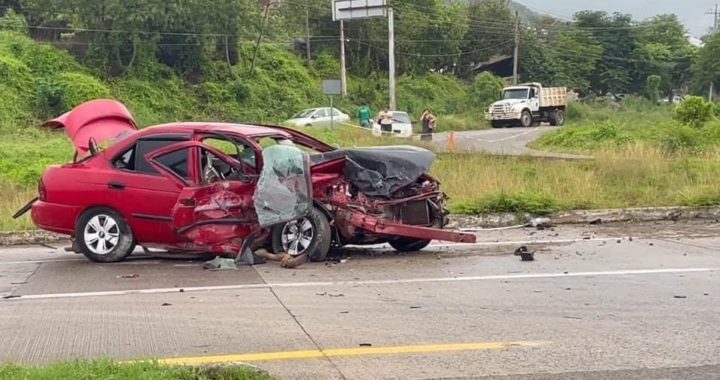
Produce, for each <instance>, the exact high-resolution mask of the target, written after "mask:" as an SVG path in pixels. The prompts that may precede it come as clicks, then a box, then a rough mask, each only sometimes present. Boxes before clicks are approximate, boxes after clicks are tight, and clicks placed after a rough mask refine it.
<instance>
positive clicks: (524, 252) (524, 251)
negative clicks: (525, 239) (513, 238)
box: [514, 245, 535, 261]
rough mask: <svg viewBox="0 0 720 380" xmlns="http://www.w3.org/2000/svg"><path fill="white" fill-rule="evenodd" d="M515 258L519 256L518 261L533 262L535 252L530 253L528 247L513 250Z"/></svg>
mask: <svg viewBox="0 0 720 380" xmlns="http://www.w3.org/2000/svg"><path fill="white" fill-rule="evenodd" d="M514 255H515V256H520V261H534V260H535V252H530V251H529V250H528V247H526V246H524V245H523V246H522V247H520V248H518V249H516V250H515V253H514Z"/></svg>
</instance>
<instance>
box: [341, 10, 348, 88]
mask: <svg viewBox="0 0 720 380" xmlns="http://www.w3.org/2000/svg"><path fill="white" fill-rule="evenodd" d="M340 82H341V85H342V97H343V98H344V97H346V96H347V67H346V65H345V23H344V22H343V20H340Z"/></svg>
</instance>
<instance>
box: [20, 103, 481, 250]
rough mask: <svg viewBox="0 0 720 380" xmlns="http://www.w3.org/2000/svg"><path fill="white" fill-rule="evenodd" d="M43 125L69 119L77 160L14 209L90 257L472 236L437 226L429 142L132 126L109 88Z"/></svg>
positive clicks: (239, 127) (51, 171) (440, 199)
mask: <svg viewBox="0 0 720 380" xmlns="http://www.w3.org/2000/svg"><path fill="white" fill-rule="evenodd" d="M45 126H47V127H49V128H54V129H59V128H64V129H65V131H66V132H67V133H68V135H69V137H70V139H71V140H72V142H73V144H74V146H75V158H74V159H73V162H71V163H68V164H65V165H54V166H51V167H49V168H48V169H47V170H46V171H45V173H44V174H43V175H42V178H41V179H40V181H39V185H38V197H37V198H36V199H34V200H33V201H31V202H30V203H28V205H26V206H25V207H23V209H21V210H20V211H18V213H16V215H15V217H19V216H20V215H22V214H24V213H26V212H27V211H28V210H31V217H32V220H33V222H34V223H35V225H37V226H38V227H39V228H41V229H44V230H48V231H52V232H56V233H60V234H65V235H69V236H70V237H71V239H72V241H73V245H72V250H74V251H75V252H78V253H82V254H84V255H85V256H86V257H87V258H88V259H90V260H92V261H99V262H115V261H120V260H123V259H124V258H126V257H127V256H128V255H130V254H131V253H132V252H133V250H134V248H135V247H136V246H141V247H142V248H144V249H145V250H146V251H149V250H151V249H161V250H164V251H167V252H170V253H173V252H191V253H210V254H214V255H229V256H237V255H238V254H241V253H242V254H244V253H246V252H248V251H250V252H252V251H253V250H255V249H258V248H267V249H268V250H271V251H274V252H276V253H277V252H283V253H289V254H291V255H301V254H307V255H308V256H309V257H310V259H311V260H315V261H318V260H324V259H325V257H326V255H327V254H328V251H329V250H330V248H331V246H332V247H342V246H344V245H348V244H353V245H358V244H359V245H362V244H378V243H389V244H390V245H391V246H393V247H394V248H395V249H397V250H400V251H416V250H420V249H422V248H424V247H425V246H427V245H428V244H429V243H430V241H431V240H433V239H437V240H447V241H462V242H473V241H474V240H475V236H474V235H468V234H461V233H455V232H452V231H448V230H444V229H443V227H445V226H446V225H447V223H448V220H447V215H448V211H447V210H446V208H445V200H446V197H445V195H444V194H443V193H442V192H441V190H440V187H439V183H438V182H437V181H436V180H435V179H434V178H432V177H431V176H429V175H428V174H427V172H428V170H429V168H430V166H431V165H432V162H433V160H434V159H435V155H434V154H433V153H432V152H430V151H427V150H425V149H420V148H417V147H412V146H399V147H378V148H362V149H336V148H334V147H332V146H330V145H328V144H326V143H324V142H322V141H320V140H317V139H315V138H313V137H311V136H308V135H306V134H304V133H301V132H299V131H296V130H293V129H291V128H284V127H277V126H260V125H246V124H227V123H216V122H192V123H182V122H179V123H170V124H164V125H158V126H153V127H149V128H145V129H138V127H137V124H136V123H135V121H134V119H133V117H132V115H131V114H130V113H129V112H128V110H127V109H126V108H125V106H123V105H122V104H120V103H118V102H116V101H113V100H95V101H91V102H87V103H84V104H82V105H80V106H78V107H77V108H75V109H74V110H72V111H70V112H68V113H66V114H64V115H62V116H60V117H59V118H57V119H54V120H51V121H49V122H47V123H46V124H45ZM100 146H104V148H103V149H101V148H100Z"/></svg>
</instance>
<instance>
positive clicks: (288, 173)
mask: <svg viewBox="0 0 720 380" xmlns="http://www.w3.org/2000/svg"><path fill="white" fill-rule="evenodd" d="M262 156H263V161H264V165H263V168H262V172H261V174H260V179H259V180H258V184H257V187H256V188H255V195H254V197H253V200H254V202H255V212H256V213H257V216H258V222H259V224H260V226H261V227H268V226H272V225H275V224H280V223H285V222H289V221H292V220H297V219H300V218H302V217H303V216H305V215H307V213H308V212H309V211H310V207H312V190H311V179H310V160H309V157H308V155H307V153H305V152H303V151H302V150H300V149H298V148H296V147H294V146H288V145H273V146H270V147H268V148H266V149H264V150H263V152H262Z"/></svg>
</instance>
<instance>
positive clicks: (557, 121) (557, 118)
mask: <svg viewBox="0 0 720 380" xmlns="http://www.w3.org/2000/svg"><path fill="white" fill-rule="evenodd" d="M564 124H565V111H563V110H556V111H555V112H553V115H552V117H550V125H552V126H553V127H562V126H563V125H564Z"/></svg>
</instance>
